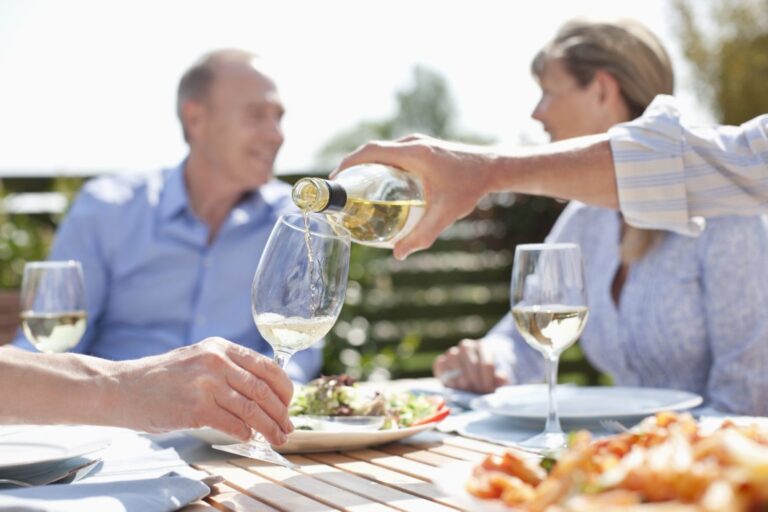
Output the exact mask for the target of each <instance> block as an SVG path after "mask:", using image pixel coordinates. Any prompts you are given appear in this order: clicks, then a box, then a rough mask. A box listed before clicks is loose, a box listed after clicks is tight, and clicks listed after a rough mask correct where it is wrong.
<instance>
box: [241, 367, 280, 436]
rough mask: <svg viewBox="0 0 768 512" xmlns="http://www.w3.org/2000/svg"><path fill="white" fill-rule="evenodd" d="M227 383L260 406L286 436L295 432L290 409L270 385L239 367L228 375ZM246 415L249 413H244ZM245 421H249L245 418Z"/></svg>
mask: <svg viewBox="0 0 768 512" xmlns="http://www.w3.org/2000/svg"><path fill="white" fill-rule="evenodd" d="M226 379H227V383H228V384H229V385H230V386H231V387H232V389H234V390H235V391H237V392H238V393H240V394H241V395H243V396H244V397H245V398H246V399H248V400H251V401H253V402H256V403H257V404H259V407H261V409H262V410H263V411H264V412H266V413H267V414H268V415H269V417H270V418H272V419H273V420H274V421H275V422H276V423H277V424H278V425H280V428H281V429H282V430H283V432H285V433H286V434H290V433H291V432H293V424H292V423H291V420H290V418H289V417H288V407H287V406H286V405H285V404H284V403H283V402H282V401H281V400H280V398H279V397H278V396H277V395H276V394H275V393H274V391H272V388H270V387H269V385H268V384H267V383H266V382H265V381H263V380H261V379H259V378H258V377H255V376H254V375H253V374H251V373H248V372H247V371H245V370H243V369H242V368H240V367H239V366H238V367H236V368H233V371H231V372H228V373H227V375H226ZM243 412H244V413H245V412H247V411H243ZM243 419H247V418H245V417H243Z"/></svg>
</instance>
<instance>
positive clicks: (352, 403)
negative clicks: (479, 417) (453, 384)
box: [289, 375, 448, 429]
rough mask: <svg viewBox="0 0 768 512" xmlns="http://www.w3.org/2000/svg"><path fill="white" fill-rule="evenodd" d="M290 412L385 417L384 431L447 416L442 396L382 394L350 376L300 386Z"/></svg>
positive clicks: (316, 414) (324, 379) (313, 414)
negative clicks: (361, 385)
mask: <svg viewBox="0 0 768 512" xmlns="http://www.w3.org/2000/svg"><path fill="white" fill-rule="evenodd" d="M289 412H290V414H291V416H299V415H311V416H384V417H386V420H385V421H384V426H383V427H382V429H395V428H405V427H410V426H415V425H417V424H421V423H428V422H431V421H439V420H440V419H442V418H443V417H445V416H447V415H448V409H447V407H446V406H445V402H444V401H443V400H442V398H441V397H436V396H427V395H420V394H415V393H411V392H409V391H403V392H392V393H382V392H380V391H375V390H372V389H370V388H365V387H360V386H358V385H357V384H356V383H355V381H354V379H352V378H351V377H349V376H347V375H337V376H327V377H320V378H319V379H315V380H313V381H312V382H310V383H308V384H307V385H305V386H301V387H299V388H298V389H296V391H295V392H294V396H293V401H292V402H291V405H290V409H289ZM438 416H439V417H438Z"/></svg>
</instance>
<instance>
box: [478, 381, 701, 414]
mask: <svg viewBox="0 0 768 512" xmlns="http://www.w3.org/2000/svg"><path fill="white" fill-rule="evenodd" d="M701 402H702V398H701V396H699V395H697V394H695V393H689V392H687V391H679V390H676V389H658V388H630V387H617V386H613V387H579V386H558V388H557V408H558V413H559V414H560V419H561V420H563V421H566V422H567V421H571V422H588V421H595V420H600V419H615V420H619V421H624V422H632V421H639V420H640V419H642V418H644V417H645V416H648V415H651V414H655V413H657V412H660V411H681V410H685V409H691V408H693V407H696V406H697V405H700V404H701ZM470 405H471V407H472V408H473V409H475V410H478V411H486V412H490V413H492V414H496V415H501V416H510V417H512V418H516V419H519V420H525V421H544V419H545V418H546V416H547V390H546V387H544V386H541V385H538V384H534V385H523V386H504V387H501V388H499V389H497V390H496V391H495V392H494V393H492V394H490V395H484V396H481V397H479V398H476V399H474V400H472V402H471V403H470Z"/></svg>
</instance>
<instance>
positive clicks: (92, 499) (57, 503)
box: [0, 426, 210, 512]
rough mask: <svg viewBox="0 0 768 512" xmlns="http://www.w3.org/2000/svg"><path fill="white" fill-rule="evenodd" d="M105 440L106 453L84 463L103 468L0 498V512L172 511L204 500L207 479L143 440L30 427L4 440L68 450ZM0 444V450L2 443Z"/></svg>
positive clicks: (125, 433)
mask: <svg viewBox="0 0 768 512" xmlns="http://www.w3.org/2000/svg"><path fill="white" fill-rule="evenodd" d="M103 437H108V438H109V439H110V440H111V444H110V446H109V447H108V448H105V449H103V450H100V451H98V452H94V453H91V454H89V455H88V457H93V458H96V457H100V458H102V459H103V463H102V465H101V467H99V468H98V469H96V470H94V472H93V473H91V474H90V475H88V476H87V477H86V478H84V479H82V480H81V481H79V482H76V483H74V484H62V485H48V486H42V487H34V488H29V489H14V490H9V491H3V492H0V510H8V509H12V510H46V511H70V510H71V511H75V510H77V511H80V510H99V511H105V512H112V511H115V512H124V511H134V510H135V511H138V512H153V511H165V510H176V509H178V508H180V507H182V506H184V505H186V504H187V503H190V502H192V501H195V500H197V499H200V498H202V497H203V496H206V495H207V494H208V493H209V491H210V490H209V488H208V486H207V485H205V484H204V483H203V482H201V481H200V479H201V478H203V477H204V476H206V473H204V472H201V471H196V470H194V469H192V468H190V467H189V466H188V465H187V464H186V463H185V462H184V461H183V460H182V459H181V457H179V455H178V454H177V453H176V451H175V450H173V449H161V448H159V447H158V446H156V445H155V444H153V443H152V441H150V440H149V439H147V438H146V437H143V436H141V435H139V434H138V433H136V432H133V431H131V430H125V429H117V428H109V427H85V426H83V427H80V426H78V427H65V426H55V427H51V426H49V427H28V428H25V429H24V430H23V431H21V432H19V433H14V434H9V435H8V436H4V439H17V440H18V439H23V438H28V439H38V440H39V439H45V441H46V442H48V443H52V442H55V443H61V444H62V445H63V446H72V445H76V444H77V443H82V441H83V439H94V438H103ZM4 439H3V438H0V446H2V442H3V440H4Z"/></svg>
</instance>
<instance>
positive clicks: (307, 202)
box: [291, 178, 347, 212]
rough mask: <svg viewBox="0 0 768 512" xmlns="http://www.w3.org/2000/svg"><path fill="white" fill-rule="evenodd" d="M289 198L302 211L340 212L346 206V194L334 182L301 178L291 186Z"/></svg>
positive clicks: (342, 188)
mask: <svg viewBox="0 0 768 512" xmlns="http://www.w3.org/2000/svg"><path fill="white" fill-rule="evenodd" d="M291 197H292V199H293V202H294V203H295V204H296V206H298V207H299V209H300V210H302V211H309V212H322V211H325V210H341V209H343V208H344V206H345V205H346V204H347V192H346V191H345V190H344V187H342V186H341V185H339V184H338V183H336V182H335V181H330V180H324V179H321V178H302V179H300V180H299V181H297V182H296V184H295V185H294V186H293V191H292V193H291Z"/></svg>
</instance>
